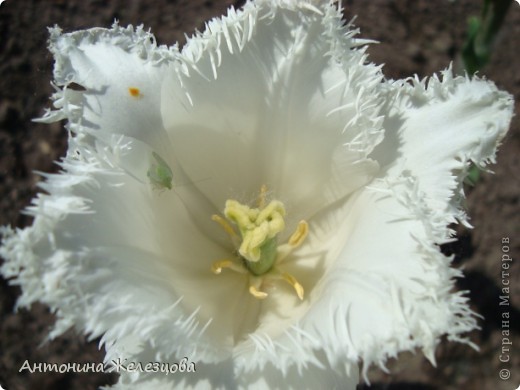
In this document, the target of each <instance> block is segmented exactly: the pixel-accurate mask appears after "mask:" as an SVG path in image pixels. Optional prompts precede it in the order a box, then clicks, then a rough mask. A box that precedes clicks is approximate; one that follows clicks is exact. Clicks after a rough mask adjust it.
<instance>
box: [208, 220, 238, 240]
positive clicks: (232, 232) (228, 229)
mask: <svg viewBox="0 0 520 390" xmlns="http://www.w3.org/2000/svg"><path fill="white" fill-rule="evenodd" d="M211 220H212V221H215V222H216V223H218V224H219V225H220V227H221V228H222V229H224V231H225V232H226V233H227V234H228V235H229V237H230V238H231V241H235V240H236V239H237V238H238V235H237V233H236V232H235V229H233V227H232V226H231V225H230V224H229V223H228V221H226V220H225V219H224V218H222V217H221V216H220V215H217V214H213V215H212V216H211Z"/></svg>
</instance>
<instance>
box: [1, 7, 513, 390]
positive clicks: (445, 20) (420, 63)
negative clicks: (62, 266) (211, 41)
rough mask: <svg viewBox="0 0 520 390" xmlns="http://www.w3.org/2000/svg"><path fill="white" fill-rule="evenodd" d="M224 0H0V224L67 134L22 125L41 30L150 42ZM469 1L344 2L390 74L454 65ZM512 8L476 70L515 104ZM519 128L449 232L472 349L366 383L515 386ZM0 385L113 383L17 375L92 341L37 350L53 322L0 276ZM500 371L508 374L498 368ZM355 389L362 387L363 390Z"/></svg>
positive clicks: (86, 358)
mask: <svg viewBox="0 0 520 390" xmlns="http://www.w3.org/2000/svg"><path fill="white" fill-rule="evenodd" d="M240 4H241V2H240V1H237V2H236V4H235V3H234V2H233V1H231V0H214V1H211V0H205V1H203V0H192V1H189V0H178V1H175V0H174V1H167V0H159V1H153V2H152V1H144V0H126V1H125V0H110V1H79V0H70V1H66V0H49V1H43V0H42V1H36V0H33V1H31V0H6V1H5V2H4V3H3V4H2V5H1V6H0V208H1V211H0V225H6V224H10V225H12V226H18V227H23V226H27V225H28V224H30V223H31V219H30V218H29V217H27V216H24V215H22V214H20V211H21V210H22V209H23V208H25V207H26V206H27V205H28V204H29V202H30V200H31V198H32V197H33V196H34V195H35V193H36V191H37V187H36V186H37V184H38V182H39V181H40V177H39V176H37V175H36V174H34V170H39V171H43V172H56V171H57V166H56V165H55V164H54V163H53V162H54V161H55V160H58V159H59V158H60V156H62V155H63V154H64V152H65V148H66V133H65V131H64V130H63V128H62V125H61V124H53V125H50V126H48V125H41V124H37V123H33V122H31V119H32V118H36V117H38V116H40V115H41V114H42V113H43V109H44V108H45V107H49V105H50V102H49V99H48V97H49V96H50V94H51V93H52V89H51V86H50V84H49V82H50V80H51V74H52V73H51V72H52V65H53V60H52V56H51V55H50V54H49V53H48V52H47V50H46V46H47V44H46V40H47V30H46V27H47V26H52V25H54V24H58V25H60V26H61V27H62V28H63V29H64V30H65V31H72V30H76V29H81V28H89V27H93V26H102V27H109V26H110V25H111V24H112V22H113V20H114V19H118V20H119V21H120V24H121V25H127V24H133V25H139V24H144V26H145V27H147V28H148V27H149V28H151V30H152V32H153V33H154V34H155V35H156V37H157V40H158V42H159V43H162V44H173V43H174V42H179V43H180V44H181V45H182V44H183V43H184V41H185V38H184V33H187V34H191V33H192V32H193V31H194V30H195V29H199V30H202V29H203V28H204V21H205V20H208V19H209V18H211V17H214V16H218V15H221V14H223V13H224V12H225V10H226V8H227V7H229V6H230V5H240ZM480 4H481V2H480V1H477V0H456V1H453V2H451V1H447V0H434V1H432V0H430V1H428V0H387V1H384V0H371V1H367V0H346V1H344V2H343V5H344V7H345V8H346V12H345V13H346V19H347V20H350V19H351V18H352V17H353V16H354V15H358V18H357V20H356V25H357V26H358V27H360V28H361V32H362V36H364V37H367V38H373V39H377V40H379V41H380V44H377V45H372V46H371V48H370V50H369V53H370V59H371V60H372V61H373V62H375V63H385V67H384V72H385V74H386V75H387V77H389V78H403V77H407V76H410V75H413V74H418V75H419V76H420V77H425V76H428V75H431V74H432V73H433V72H436V71H439V70H441V69H443V68H445V67H447V66H448V64H449V63H450V61H456V55H457V53H458V52H459V51H460V49H461V46H462V43H463V41H464V37H465V31H466V20H467V17H468V16H469V15H476V14H478V13H479V10H480ZM519 38H520V6H519V5H517V4H516V3H514V2H513V4H512V5H511V8H510V11H509V15H508V16H507V19H506V22H505V25H504V26H503V29H502V31H501V34H500V37H499V39H498V40H497V43H496V50H495V51H494V55H493V58H492V61H491V63H490V64H489V65H488V66H487V67H486V69H485V70H484V71H483V72H482V74H484V75H486V76H487V77H488V78H489V79H491V80H494V81H495V82H496V83H497V85H498V86H499V87H500V88H503V89H505V90H508V91H509V92H510V93H512V94H513V95H514V96H515V100H516V102H517V103H516V110H515V111H516V112H518V111H519V110H518V109H519V103H518V102H519V101H520V71H519V69H520V58H519V56H518V49H519V47H520V45H519ZM519 127H520V124H519V121H518V119H517V118H515V119H514V120H513V124H512V128H511V131H510V133H509V135H508V136H507V138H506V140H505V141H504V144H503V146H502V147H501V150H500V153H499V155H498V164H497V165H495V166H494V167H492V169H493V170H494V172H495V174H488V173H485V174H483V175H482V179H481V181H480V182H479V183H478V185H477V186H476V187H475V188H468V191H467V192H468V199H467V207H468V211H469V215H470V216H471V218H472V219H471V221H472V223H473V224H474V225H475V229H474V230H471V231H468V230H465V229H459V241H458V242H457V243H455V244H452V245H451V246H449V247H445V248H443V249H444V250H445V251H446V252H447V253H454V254H455V255H456V260H455V263H456V265H457V266H463V267H464V268H465V273H466V276H467V277H466V278H465V279H464V280H461V281H460V282H459V288H460V289H463V290H469V291H470V296H471V300H472V304H473V309H474V310H475V311H477V312H478V313H480V314H482V315H483V316H484V317H485V319H483V320H481V321H480V325H481V327H482V330H481V331H479V332H474V333H473V334H471V339H472V340H473V341H474V342H475V343H476V344H477V345H479V346H480V352H476V351H473V350H472V349H470V348H469V347H467V346H464V345H459V344H455V343H449V342H447V341H445V340H444V341H443V342H442V343H441V345H440V346H439V347H438V349H437V354H436V357H437V362H438V366H437V368H433V367H432V366H431V365H430V363H428V362H427V361H426V360H425V359H424V357H422V354H421V353H420V352H418V353H417V354H415V355H414V354H410V353H407V354H402V355H400V357H399V359H398V360H395V361H391V362H390V363H389V368H390V370H391V374H390V375H387V374H383V373H382V372H381V371H380V370H379V369H372V370H371V371H370V380H371V382H372V386H371V389H432V390H433V389H450V390H451V389H477V390H478V389H497V390H502V389H503V390H512V389H516V388H517V386H518V385H519V384H520V337H519V333H518V329H519V328H520V327H519V324H520V322H519V315H518V313H519V311H518V308H519V304H520V301H519V299H520V291H519V290H520V283H519V275H520V272H519V265H518V256H519V253H520V250H519V247H520V235H519V234H518V233H519V230H520V229H519V218H518V215H519V213H518V210H519V194H520V180H519V178H520V173H519V172H520V161H519V160H520V158H519V152H520V128H519ZM503 237H509V239H510V241H511V244H510V248H511V252H510V253H511V254H512V256H513V257H514V259H515V261H514V263H513V269H512V270H511V276H510V278H509V280H510V282H511V285H512V291H511V306H510V307H501V306H499V298H498V296H499V295H500V288H501V287H502V286H501V274H500V272H501V268H500V266H501V264H500V259H501V253H502V252H501V250H502V248H501V240H502V238H503ZM0 289H1V290H0V313H1V314H0V315H1V320H0V328H1V333H0V385H1V386H3V388H4V389H7V390H19V389H24V390H27V389H30V390H31V389H39V390H47V389H53V390H55V389H86V390H89V389H96V388H97V387H98V386H100V385H104V384H109V383H113V382H114V381H115V380H116V377H115V376H112V375H107V374H85V373H76V374H74V373H63V374H59V373H50V374H36V373H35V374H30V373H28V372H27V371H23V372H18V371H19V369H20V367H21V366H22V364H23V362H24V361H25V360H26V359H28V360H29V361H30V362H31V363H34V362H48V363H55V362H56V363H66V362H101V361H102V356H103V353H102V352H100V351H98V348H97V340H95V341H92V342H90V343H89V342H87V341H85V340H84V337H83V336H81V335H79V336H78V335H76V334H75V333H74V332H73V331H70V332H69V333H67V334H66V335H64V336H62V337H60V338H59V339H57V340H55V341H53V342H51V343H48V344H46V345H44V346H42V347H39V345H40V343H41V341H42V340H43V339H44V337H45V335H46V334H47V332H48V329H49V327H50V325H51V324H52V322H53V316H52V314H50V313H49V312H48V310H47V308H46V307H44V306H42V305H34V306H33V307H32V308H31V310H29V311H28V310H21V311H19V312H17V313H14V312H13V307H14V304H15V301H16V297H17V296H18V294H19V291H18V290H17V289H16V288H14V287H10V286H8V284H7V283H6V282H5V281H4V280H3V279H1V281H0ZM503 309H504V310H507V311H509V312H510V315H511V317H512V318H511V320H510V327H511V332H512V336H511V337H510V339H512V340H513V350H512V352H511V353H510V354H509V356H510V358H511V361H510V362H509V363H501V362H500V361H499V355H500V349H501V341H502V335H501V325H502V323H501V320H502V319H501V312H502V310H503ZM502 368H510V369H511V370H512V377H511V378H510V379H509V380H506V381H504V380H501V379H500V378H499V370H500V369H502ZM360 388H362V389H368V386H366V385H361V386H360Z"/></svg>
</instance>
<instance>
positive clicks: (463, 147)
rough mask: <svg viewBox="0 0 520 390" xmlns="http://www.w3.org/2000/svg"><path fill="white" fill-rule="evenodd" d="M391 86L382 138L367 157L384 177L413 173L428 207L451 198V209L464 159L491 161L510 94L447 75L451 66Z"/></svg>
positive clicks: (440, 205)
mask: <svg viewBox="0 0 520 390" xmlns="http://www.w3.org/2000/svg"><path fill="white" fill-rule="evenodd" d="M391 88H392V94H395V102H394V103H393V104H390V105H389V110H388V111H389V112H388V115H387V116H386V117H385V132H386V134H385V142H384V143H382V144H380V145H379V146H378V148H377V149H376V152H375V153H374V156H373V157H375V158H376V159H378V160H379V161H380V163H381V164H382V165H386V167H385V168H386V169H385V170H386V176H387V177H388V178H396V177H399V176H400V175H401V174H402V173H403V172H408V173H410V174H411V175H413V176H416V177H418V178H419V181H418V187H419V191H420V192H422V193H423V194H424V196H425V199H427V202H428V204H429V206H430V207H432V208H441V209H445V208H446V206H447V204H448V203H449V202H452V203H453V204H452V205H451V207H450V208H451V210H450V212H451V213H455V212H456V211H455V208H456V207H457V206H458V203H457V202H454V200H453V198H454V197H453V191H454V190H455V189H456V187H457V186H459V185H460V183H461V181H462V179H463V178H464V176H465V173H466V170H467V168H468V163H469V161H472V162H473V163H475V164H476V165H478V166H480V167H484V166H485V164H486V163H489V162H494V161H495V153H496V149H497V146H498V145H499V144H500V141H501V140H502V138H503V137H504V135H505V133H506V132H507V129H508V128H509V123H510V121H511V117H512V112H513V100H512V96H511V95H509V94H508V93H507V92H503V91H499V90H498V89H497V88H496V86H495V85H494V84H493V83H492V82H489V81H485V80H480V79H477V78H473V79H472V80H469V79H468V78H467V77H461V76H458V77H455V78H453V76H452V72H451V69H448V70H446V71H445V72H443V77H442V80H439V79H438V78H437V77H436V76H434V77H432V78H431V79H430V80H428V82H426V81H424V80H423V81H422V82H419V81H418V80H416V79H413V80H405V81H399V82H395V83H394V84H393V85H391ZM391 100H392V99H390V101H391ZM388 150H390V151H392V152H391V153H393V155H389V154H388V152H387V151H388Z"/></svg>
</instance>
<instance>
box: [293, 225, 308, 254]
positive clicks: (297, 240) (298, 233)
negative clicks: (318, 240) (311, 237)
mask: <svg viewBox="0 0 520 390" xmlns="http://www.w3.org/2000/svg"><path fill="white" fill-rule="evenodd" d="M308 233H309V224H308V223H307V222H306V221H300V222H299V223H298V227H297V228H296V230H295V232H294V233H293V234H292V236H291V237H290V238H289V245H290V246H292V247H293V248H297V247H299V246H300V245H301V244H302V243H303V241H305V238H306V237H307V234H308Z"/></svg>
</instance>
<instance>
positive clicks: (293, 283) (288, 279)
mask: <svg viewBox="0 0 520 390" xmlns="http://www.w3.org/2000/svg"><path fill="white" fill-rule="evenodd" d="M281 277H282V279H283V280H285V281H286V282H287V283H289V284H290V285H291V286H292V287H293V288H294V291H296V295H298V298H300V301H303V293H304V291H303V287H302V285H301V284H300V283H298V281H297V280H296V278H295V277H294V276H292V275H291V274H288V273H287V272H285V273H283V274H282V275H281Z"/></svg>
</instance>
